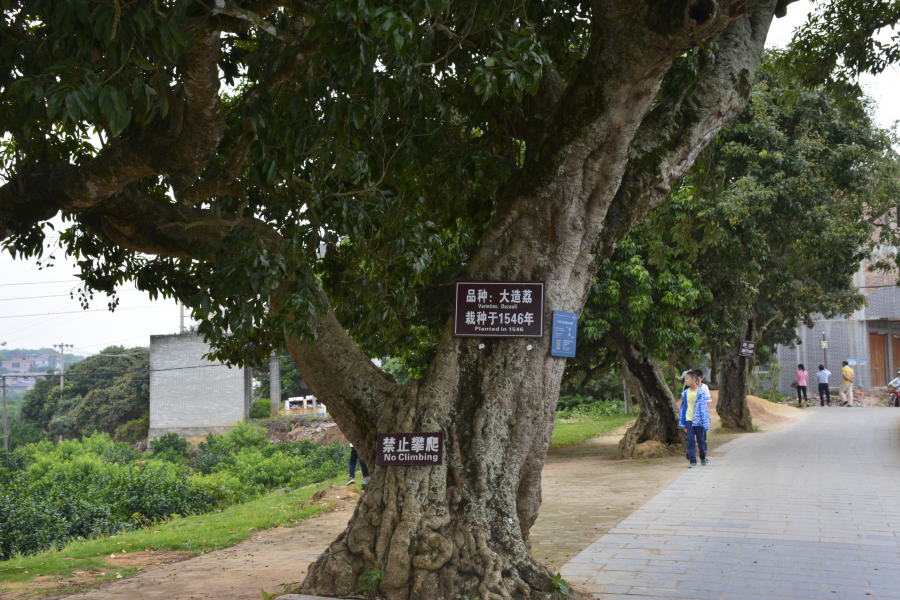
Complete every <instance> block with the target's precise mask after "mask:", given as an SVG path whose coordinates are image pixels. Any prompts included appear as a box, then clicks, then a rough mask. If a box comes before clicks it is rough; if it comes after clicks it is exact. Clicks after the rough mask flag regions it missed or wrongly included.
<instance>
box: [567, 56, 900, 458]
mask: <svg viewBox="0 0 900 600" xmlns="http://www.w3.org/2000/svg"><path fill="white" fill-rule="evenodd" d="M773 58H775V57H770V58H769V60H767V61H766V63H765V64H764V65H763V66H762V67H761V68H760V70H759V71H758V72H757V77H756V81H755V84H754V88H753V92H752V94H751V97H750V101H749V103H748V106H747V108H746V109H745V110H744V112H743V113H742V114H741V116H740V117H739V118H738V119H737V120H736V121H735V123H733V124H732V125H730V126H729V127H727V128H725V129H724V130H723V131H722V132H721V133H720V134H719V135H718V137H717V138H716V140H715V141H714V142H713V143H712V144H710V145H709V146H708V147H707V148H706V150H705V151H704V152H703V154H702V155H701V156H700V158H699V160H698V162H697V164H695V166H694V168H693V169H692V170H691V172H690V173H689V174H688V175H687V176H686V177H685V178H683V179H682V180H681V181H680V182H679V185H678V186H677V187H676V188H675V189H674V190H673V191H672V192H671V193H670V194H669V196H668V197H667V198H666V200H665V201H664V202H663V203H662V204H661V205H660V206H659V207H658V208H656V209H655V210H654V211H653V212H651V213H650V215H649V216H648V218H647V219H646V220H645V221H644V222H643V223H642V224H641V225H640V226H638V227H637V228H636V229H635V230H634V231H632V232H631V233H630V234H629V235H628V237H626V238H625V240H624V241H623V243H622V244H620V245H619V247H618V248H617V249H616V251H615V253H614V254H613V255H612V257H611V259H610V261H609V262H607V263H606V264H605V265H604V266H603V267H602V268H601V269H600V271H599V272H598V274H597V277H596V278H595V280H594V284H593V287H592V291H591V297H590V299H589V301H588V304H587V306H586V307H585V313H584V316H583V317H582V320H581V330H582V331H581V336H582V337H581V341H580V344H579V356H578V358H576V359H575V360H574V361H570V362H569V364H568V366H567V377H568V378H569V379H574V380H581V379H586V378H587V379H589V378H590V377H593V376H595V375H596V374H597V373H600V372H603V371H604V370H608V369H618V370H620V371H621V372H622V373H623V375H624V377H625V378H626V380H628V381H629V383H630V388H631V389H632V390H634V392H635V396H636V398H637V399H638V401H639V403H640V405H641V415H640V418H639V420H638V421H637V423H636V424H635V426H633V427H632V428H631V429H630V430H629V431H628V434H627V435H626V436H625V438H624V439H623V440H622V445H621V451H622V454H623V455H625V456H631V454H632V453H633V450H634V446H635V445H636V444H638V443H641V442H643V441H646V440H658V441H661V442H664V443H679V442H681V441H683V440H682V437H683V435H682V433H681V431H680V430H679V428H678V427H677V417H676V411H675V401H676V399H675V396H674V395H673V392H672V388H671V386H670V384H672V383H673V371H674V365H675V364H676V363H678V364H682V365H683V364H688V363H694V364H699V363H701V362H704V363H707V364H711V366H712V369H713V374H714V375H713V380H714V383H718V384H719V386H720V391H719V401H718V405H717V410H718V414H719V416H720V417H721V419H722V424H723V426H725V427H732V428H739V429H745V430H750V429H751V428H752V420H751V415H750V411H749V409H748V406H747V401H746V392H747V387H746V386H747V377H748V369H749V365H750V362H751V361H749V360H746V359H741V358H740V357H739V356H738V355H737V350H738V348H739V347H740V342H741V340H752V341H755V342H757V343H758V344H759V345H760V346H763V345H766V346H771V345H774V344H793V343H795V342H796V341H797V340H796V334H795V327H796V326H797V325H798V324H800V323H805V324H811V322H812V320H813V318H814V316H815V315H823V316H825V317H832V316H834V315H844V314H849V313H851V312H853V311H854V310H856V309H858V308H860V307H862V306H863V305H864V302H865V299H864V296H863V294H861V293H860V292H859V290H858V289H857V288H855V287H854V286H853V282H852V276H853V274H854V273H855V272H856V271H857V270H858V269H859V266H860V263H861V261H862V260H863V259H866V258H870V257H871V256H872V252H873V250H874V249H875V246H876V244H878V243H879V241H880V240H881V239H882V238H879V236H877V235H876V231H880V230H882V229H883V227H882V226H883V225H887V226H888V228H890V227H893V225H894V210H895V206H896V204H897V202H898V200H897V198H900V193H898V192H900V160H898V156H897V154H896V152H895V151H894V149H893V145H894V143H895V142H896V139H895V138H894V136H893V134H892V133H891V132H889V131H885V130H881V129H879V128H878V127H877V126H875V124H874V123H873V122H872V114H871V113H872V110H871V109H872V107H871V105H870V102H869V100H868V99H867V98H865V97H864V96H863V95H861V94H859V93H858V92H857V93H856V94H855V95H853V96H849V97H848V96H843V97H840V98H836V97H835V96H834V95H833V94H830V93H829V92H828V90H826V89H824V88H813V89H807V90H803V89H802V88H801V87H800V82H799V81H798V80H796V79H790V78H788V77H786V76H785V74H784V73H783V72H781V71H780V70H779V69H778V68H777V67H776V65H775V63H774V61H773V60H772V59H773ZM798 90H799V91H798ZM884 219H888V221H886V222H885V220H884ZM717 375H718V376H717Z"/></svg>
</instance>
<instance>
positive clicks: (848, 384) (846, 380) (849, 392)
mask: <svg viewBox="0 0 900 600" xmlns="http://www.w3.org/2000/svg"><path fill="white" fill-rule="evenodd" d="M841 365H843V366H842V367H841V376H842V379H841V400H842V401H843V402H847V403H848V404H849V406H853V377H854V376H855V375H856V374H855V373H854V372H853V369H851V368H850V363H848V362H847V361H846V360H845V361H844V362H842V363H841ZM848 398H849V400H848Z"/></svg>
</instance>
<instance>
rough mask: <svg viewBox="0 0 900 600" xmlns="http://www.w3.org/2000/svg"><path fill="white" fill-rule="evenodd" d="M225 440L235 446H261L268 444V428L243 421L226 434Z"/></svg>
mask: <svg viewBox="0 0 900 600" xmlns="http://www.w3.org/2000/svg"><path fill="white" fill-rule="evenodd" d="M224 442H225V443H226V444H227V445H229V446H234V447H235V448H238V449H240V448H260V447H263V446H268V445H269V441H268V440H267V439H266V430H265V429H263V428H262V427H259V426H258V425H253V424H252V423H247V422H246V421H241V422H240V423H238V424H237V425H235V426H234V427H232V428H231V431H229V432H228V433H227V434H225V439H224Z"/></svg>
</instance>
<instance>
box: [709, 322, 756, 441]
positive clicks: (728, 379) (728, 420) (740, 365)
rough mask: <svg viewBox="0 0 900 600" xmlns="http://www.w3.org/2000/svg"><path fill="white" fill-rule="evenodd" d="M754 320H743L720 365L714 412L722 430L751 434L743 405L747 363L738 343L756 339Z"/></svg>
mask: <svg viewBox="0 0 900 600" xmlns="http://www.w3.org/2000/svg"><path fill="white" fill-rule="evenodd" d="M755 336H756V319H755V318H754V317H752V316H751V317H750V318H748V319H747V326H746V328H745V330H744V333H743V335H741V337H740V339H738V340H735V342H734V343H733V344H732V345H731V347H730V348H729V349H728V353H727V354H726V356H725V358H724V360H723V361H722V370H721V374H720V376H719V377H720V381H721V385H720V386H719V400H718V402H717V404H716V412H717V413H718V415H719V418H720V419H722V427H726V428H728V429H742V430H744V431H753V419H752V417H751V416H750V406H749V405H748V404H747V376H748V374H749V372H750V370H749V364H750V359H749V358H744V357H742V356H740V354H739V352H740V347H741V341H743V340H754V339H756V337H755Z"/></svg>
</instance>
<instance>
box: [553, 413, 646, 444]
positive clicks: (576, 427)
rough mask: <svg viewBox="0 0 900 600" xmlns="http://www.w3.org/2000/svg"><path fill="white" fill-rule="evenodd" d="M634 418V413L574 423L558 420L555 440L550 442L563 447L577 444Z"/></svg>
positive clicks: (612, 429)
mask: <svg viewBox="0 0 900 600" xmlns="http://www.w3.org/2000/svg"><path fill="white" fill-rule="evenodd" d="M634 419H635V416H634V415H615V416H613V417H601V418H599V419H589V420H584V421H576V422H574V423H563V422H562V421H557V422H556V427H554V428H553V442H552V443H551V444H550V447H551V448H561V447H562V446H570V445H572V444H577V443H579V442H583V441H585V440H589V439H591V438H592V437H597V436H598V435H600V434H603V433H609V432H610V431H614V430H616V429H618V428H619V427H621V426H622V425H624V424H626V423H628V422H631V421H634Z"/></svg>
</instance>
